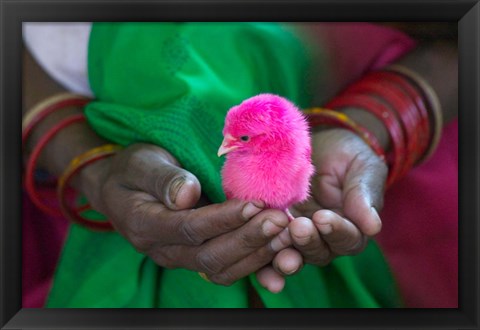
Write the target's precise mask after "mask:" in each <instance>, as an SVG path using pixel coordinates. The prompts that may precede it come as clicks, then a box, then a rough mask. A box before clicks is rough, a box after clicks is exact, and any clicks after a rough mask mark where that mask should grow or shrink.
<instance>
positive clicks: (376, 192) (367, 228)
mask: <svg viewBox="0 0 480 330" xmlns="http://www.w3.org/2000/svg"><path fill="white" fill-rule="evenodd" d="M353 168H355V167H353ZM352 172H353V173H350V175H348V180H347V182H346V183H345V186H344V192H345V195H344V201H343V206H344V209H343V212H344V215H345V216H346V217H347V218H348V219H350V220H351V221H352V222H353V223H354V224H356V225H357V227H358V228H359V229H360V231H361V232H362V233H363V234H365V235H368V236H374V235H376V234H378V233H379V232H380V230H381V228H382V222H381V219H380V217H379V215H378V211H380V210H381V209H382V207H383V195H384V189H385V178H386V174H387V170H386V166H385V164H383V163H382V162H381V161H375V160H373V159H371V161H370V162H368V161H367V164H366V166H359V167H358V168H356V169H352Z"/></svg>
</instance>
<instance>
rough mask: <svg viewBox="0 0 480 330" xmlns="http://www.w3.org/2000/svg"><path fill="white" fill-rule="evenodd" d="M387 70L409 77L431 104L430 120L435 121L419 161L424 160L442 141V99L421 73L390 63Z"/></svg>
mask: <svg viewBox="0 0 480 330" xmlns="http://www.w3.org/2000/svg"><path fill="white" fill-rule="evenodd" d="M385 70H388V71H392V72H395V73H397V74H400V75H402V76H403V77H405V78H407V79H408V80H409V81H410V82H411V83H413V84H414V85H416V87H417V89H418V90H419V91H420V92H421V94H422V96H423V98H424V100H425V101H426V102H427V104H428V105H429V107H428V109H429V110H430V111H429V115H430V120H431V122H432V123H433V131H432V135H431V137H430V144H429V147H428V149H427V150H426V152H425V153H424V155H423V156H422V158H421V159H420V160H419V161H418V162H419V163H421V162H424V161H425V160H426V159H428V158H430V156H431V155H432V154H433V152H434V151H435V149H436V148H437V146H438V143H439V142H440V136H441V134H442V125H443V116H442V108H441V104H440V100H439V99H438V96H437V94H436V93H435V91H434V90H433V88H432V87H431V86H430V84H429V83H428V82H427V81H426V80H425V79H423V78H422V77H421V76H420V75H419V74H417V73H416V72H414V71H413V70H410V69H408V68H406V67H404V66H401V65H390V66H388V67H387V68H386V69H385Z"/></svg>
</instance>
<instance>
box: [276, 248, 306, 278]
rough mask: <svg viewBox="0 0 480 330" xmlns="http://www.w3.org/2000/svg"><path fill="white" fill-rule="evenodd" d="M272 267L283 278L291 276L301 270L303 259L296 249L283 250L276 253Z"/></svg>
mask: <svg viewBox="0 0 480 330" xmlns="http://www.w3.org/2000/svg"><path fill="white" fill-rule="evenodd" d="M272 265H273V267H274V269H275V270H276V271H277V273H279V274H281V275H283V276H288V275H293V274H296V273H298V272H299V271H300V270H301V269H302V267H303V257H302V254H301V253H300V252H299V251H298V250H297V249H294V248H285V249H283V250H281V251H280V252H278V253H277V255H276V256H275V257H274V259H273V262H272Z"/></svg>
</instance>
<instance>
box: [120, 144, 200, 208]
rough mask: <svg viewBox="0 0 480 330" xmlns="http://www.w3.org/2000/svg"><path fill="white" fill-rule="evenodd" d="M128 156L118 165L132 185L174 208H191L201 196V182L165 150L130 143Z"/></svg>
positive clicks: (128, 184)
mask: <svg viewBox="0 0 480 330" xmlns="http://www.w3.org/2000/svg"><path fill="white" fill-rule="evenodd" d="M125 158H126V159H125V161H124V162H123V163H122V164H121V165H118V166H119V167H120V168H119V171H120V173H122V175H124V177H125V179H124V180H125V181H126V185H127V186H128V187H129V188H131V189H134V190H140V191H145V192H147V193H149V194H151V195H152V196H154V197H155V198H157V200H158V201H160V202H161V203H162V204H164V205H165V206H167V207H168V208H169V209H171V210H181V209H186V208H191V207H193V206H194V205H195V204H196V203H197V201H198V200H199V198H200V195H201V186H200V182H199V181H198V179H197V178H196V177H195V176H194V175H193V174H192V173H190V172H188V171H186V170H184V169H182V168H181V167H179V164H178V162H177V161H176V160H175V158H173V156H172V155H170V153H168V152H167V151H166V150H164V149H162V148H160V147H157V146H154V145H147V144H138V145H133V146H131V147H129V150H128V152H127V153H126V156H125Z"/></svg>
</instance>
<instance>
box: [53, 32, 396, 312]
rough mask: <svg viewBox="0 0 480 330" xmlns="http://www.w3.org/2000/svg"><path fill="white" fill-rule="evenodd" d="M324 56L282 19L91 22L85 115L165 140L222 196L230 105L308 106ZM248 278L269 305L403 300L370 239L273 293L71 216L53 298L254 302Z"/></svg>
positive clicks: (124, 302) (127, 139) (102, 127)
mask: <svg viewBox="0 0 480 330" xmlns="http://www.w3.org/2000/svg"><path fill="white" fill-rule="evenodd" d="M319 53H321V50H319V49H315V47H312V46H306V43H305V40H302V38H301V37H299V34H298V33H297V32H296V31H295V30H294V29H293V28H292V27H291V26H287V25H282V24H276V23H126V24H123V23H98V24H93V28H92V32H91V36H90V44H89V56H88V61H89V62H88V67H89V80H90V85H91V88H92V90H93V91H94V93H95V97H96V100H95V101H93V102H91V103H90V104H89V105H88V106H87V108H86V109H85V114H86V116H87V118H88V122H89V123H90V125H91V126H92V127H93V129H94V130H95V131H96V132H97V133H98V134H99V135H101V136H103V137H105V138H107V139H109V140H111V141H113V142H115V143H118V144H121V145H125V146H126V145H129V144H132V143H136V142H148V143H153V144H157V145H159V146H162V147H163V148H165V149H167V150H168V151H170V152H171V153H172V154H173V155H174V156H175V157H176V158H177V159H178V161H179V162H180V163H181V164H182V166H183V167H184V168H185V169H187V170H189V171H190V172H192V173H193V174H195V175H196V176H197V178H198V179H199V180H200V182H201V184H202V189H203V191H204V193H205V194H206V195H207V196H208V198H209V199H210V200H211V201H212V202H214V203H218V202H222V201H224V200H225V196H224V193H223V191H222V188H221V178H220V168H221V166H222V162H223V159H221V158H218V157H217V156H216V151H217V148H218V146H219V145H220V142H221V141H222V133H221V132H222V127H223V121H224V117H225V114H226V111H227V110H228V109H229V108H230V107H231V106H233V105H235V104H238V103H240V102H241V101H242V100H244V99H246V98H249V97H251V96H253V95H256V94H259V93H264V92H269V93H275V94H279V95H282V96H284V97H286V98H288V99H290V100H292V101H293V102H295V103H296V104H297V105H299V106H300V107H307V106H309V105H310V101H311V99H312V92H313V88H312V84H311V81H312V77H311V72H312V66H313V61H312V58H313V54H316V55H318V54H319ZM325 75H326V73H325ZM187 147H188V148H187ZM95 216H96V215H94V214H93V215H91V217H92V218H94V217H95ZM249 282H250V284H251V285H253V287H254V288H255V290H256V291H257V293H258V295H259V296H260V298H261V299H262V301H263V303H264V304H265V306H266V307H289V308H293V307H303V308H309V307H311V308H313V307H316V308H318V307H334V308H336V307H398V306H399V305H400V304H399V299H398V293H397V290H396V287H395V284H394V281H393V279H392V276H391V274H390V271H389V268H388V266H387V264H386V263H385V260H384V258H383V256H382V254H381V252H380V250H379V248H378V247H377V245H376V244H375V243H374V242H373V241H371V242H370V243H369V245H368V247H367V248H366V250H365V251H364V252H362V253H361V254H360V255H358V256H355V257H340V258H337V259H335V260H334V261H333V262H332V263H331V264H330V265H328V266H326V267H315V266H311V265H306V266H305V267H304V268H303V269H302V271H301V272H300V273H298V274H296V275H293V276H290V277H288V278H287V279H286V286H285V289H284V290H283V291H282V292H281V293H278V294H273V293H270V292H269V291H267V290H266V289H264V288H263V287H261V286H260V285H259V283H258V282H257V281H256V278H255V275H253V274H252V275H250V276H249V277H247V278H244V279H242V280H239V281H237V282H236V283H235V284H233V285H231V286H229V287H224V286H219V285H215V284H213V283H209V282H206V281H204V280H203V279H202V278H200V276H199V275H198V274H197V273H196V272H192V271H188V270H185V269H175V270H169V269H163V268H161V267H159V266H158V265H156V264H155V263H154V262H153V261H152V260H151V259H149V258H148V257H146V256H145V255H142V254H140V253H138V252H136V251H135V249H134V248H133V247H132V246H131V245H130V244H129V243H128V242H127V241H126V240H125V239H124V238H123V237H122V236H120V235H119V234H117V233H115V232H111V233H98V232H92V231H89V230H87V229H84V228H82V227H80V226H78V225H72V226H71V228H70V231H69V234H68V237H67V240H66V243H65V246H64V249H63V252H62V255H61V259H60V262H59V265H58V268H57V271H56V274H55V278H54V285H53V287H52V290H51V292H50V295H49V297H48V301H47V307H108V308H112V307H123V308H126V307H159V308H160V307H175V308H182V307H186V308H195V307H215V308H228V307H237V308H238V307H248V296H247V291H248V290H247V288H248V285H249Z"/></svg>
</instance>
